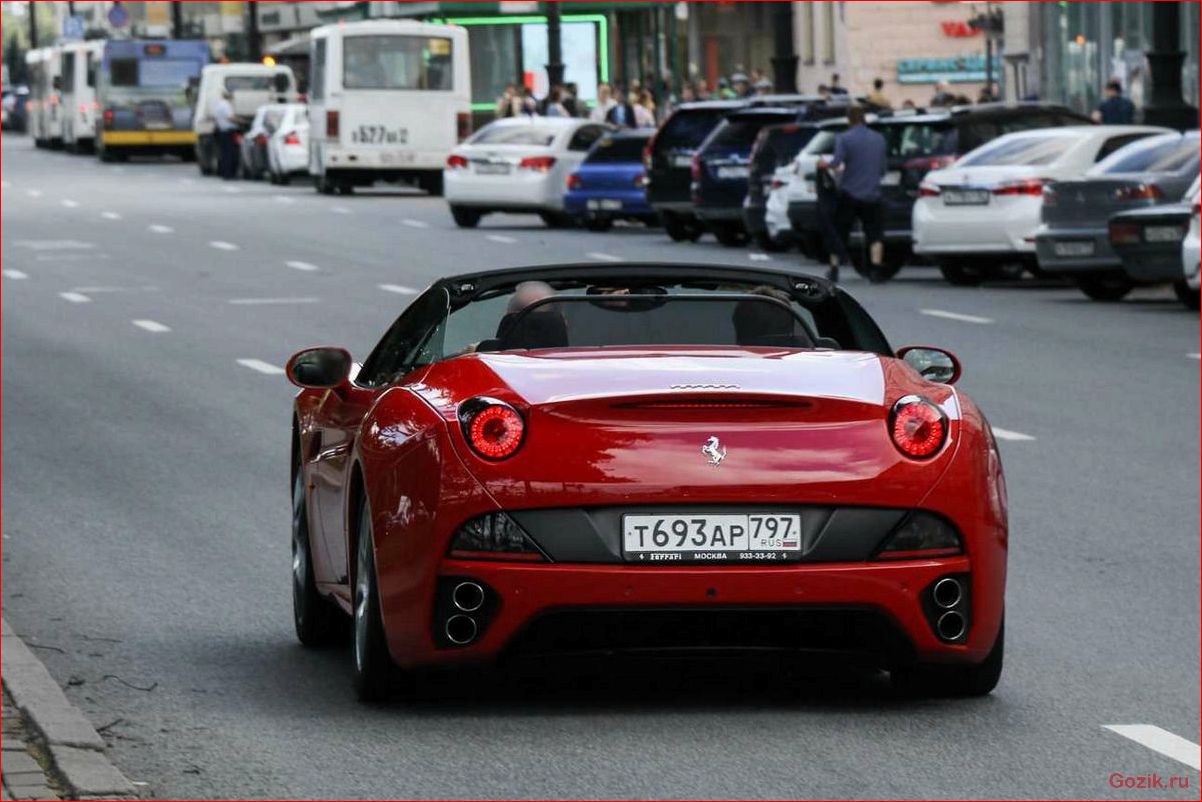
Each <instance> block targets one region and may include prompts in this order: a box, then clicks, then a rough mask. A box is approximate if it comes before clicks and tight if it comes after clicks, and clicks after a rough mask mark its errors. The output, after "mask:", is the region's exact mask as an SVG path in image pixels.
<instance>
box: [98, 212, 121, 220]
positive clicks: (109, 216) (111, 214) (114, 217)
mask: <svg viewBox="0 0 1202 802" xmlns="http://www.w3.org/2000/svg"><path fill="white" fill-rule="evenodd" d="M100 216H101V217H103V218H104V219H105V220H120V219H121V215H119V214H117V213H116V212H101V213H100Z"/></svg>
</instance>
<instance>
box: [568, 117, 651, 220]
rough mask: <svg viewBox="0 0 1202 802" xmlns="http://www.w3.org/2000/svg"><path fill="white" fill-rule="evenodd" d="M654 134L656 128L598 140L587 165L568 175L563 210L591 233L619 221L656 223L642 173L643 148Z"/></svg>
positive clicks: (632, 131)
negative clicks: (648, 201)
mask: <svg viewBox="0 0 1202 802" xmlns="http://www.w3.org/2000/svg"><path fill="white" fill-rule="evenodd" d="M654 135H655V131H654V129H649V128H640V129H635V130H627V131H616V132H614V133H612V134H607V135H606V136H604V137H602V138H601V139H599V140H597V143H596V144H595V145H593V148H592V150H590V151H589V154H588V156H587V157H586V158H585V160H584V163H583V164H581V165H580V167H578V168H577V169H576V172H574V173H572V174H571V175H569V176H568V190H567V194H566V195H565V196H564V199H563V205H564V210H565V211H567V213H568V214H570V215H573V216H575V217H576V218H578V219H579V220H580V221H582V222H583V223H584V225H585V226H587V227H588V228H589V229H590V230H592V231H605V230H606V229H608V228H609V227H610V226H612V225H613V222H614V220H619V219H622V220H641V221H642V222H644V223H648V224H653V223H655V221H656V217H655V210H654V209H652V208H651V206H650V204H648V203H647V193H646V191H645V189H644V187H645V186H646V175H647V174H646V173H645V172H644V170H643V149H644V148H645V147H646V146H647V142H648V141H649V140H650V139H651V137H652V136H654Z"/></svg>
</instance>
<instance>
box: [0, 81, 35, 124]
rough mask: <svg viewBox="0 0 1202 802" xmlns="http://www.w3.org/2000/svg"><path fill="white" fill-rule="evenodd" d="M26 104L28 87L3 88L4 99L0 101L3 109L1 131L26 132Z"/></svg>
mask: <svg viewBox="0 0 1202 802" xmlns="http://www.w3.org/2000/svg"><path fill="white" fill-rule="evenodd" d="M28 102H29V87H28V86H8V87H5V88H4V97H3V100H2V101H0V106H2V107H3V109H4V128H3V130H5V131H17V132H19V133H22V134H23V133H25V132H26V130H27V128H28V123H29V109H28V108H27V106H26V104H27V103H28Z"/></svg>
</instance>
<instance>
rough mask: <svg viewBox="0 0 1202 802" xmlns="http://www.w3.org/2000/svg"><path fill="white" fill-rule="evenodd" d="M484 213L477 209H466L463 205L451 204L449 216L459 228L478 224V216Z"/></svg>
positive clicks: (472, 226)
mask: <svg viewBox="0 0 1202 802" xmlns="http://www.w3.org/2000/svg"><path fill="white" fill-rule="evenodd" d="M483 216H484V213H483V212H482V211H480V210H479V209H467V208H465V207H463V206H452V207H451V217H452V218H453V219H454V220H455V225H457V226H459V227H460V228H475V227H476V226H478V225H480V218H481V217H483Z"/></svg>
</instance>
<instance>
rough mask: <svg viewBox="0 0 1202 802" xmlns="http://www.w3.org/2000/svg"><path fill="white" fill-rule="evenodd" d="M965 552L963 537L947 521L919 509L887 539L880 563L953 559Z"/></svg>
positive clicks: (878, 555) (881, 551) (880, 556)
mask: <svg viewBox="0 0 1202 802" xmlns="http://www.w3.org/2000/svg"><path fill="white" fill-rule="evenodd" d="M961 551H963V548H962V546H961V544H960V535H959V534H958V533H957V532H956V528H955V527H954V526H952V525H951V523H949V522H948V521H947V519H945V518H943V517H941V516H938V515H935V514H934V513H930V512H923V511H921V510H916V511H915V512H912V513H910V514H909V515H908V516H906V519H905V520H904V521H902V523H901V525H900V526H898V527H897V529H894V530H893V533H892V534H890V535H889V537H887V538H886V539H885V543H884V545H883V546H882V547H881V550H880V552H879V553H878V554H877V559H879V560H911V559H919V558H924V557H949V556H951V555H954V554H959V553H960V552H961Z"/></svg>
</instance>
